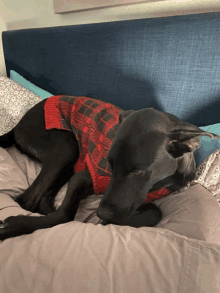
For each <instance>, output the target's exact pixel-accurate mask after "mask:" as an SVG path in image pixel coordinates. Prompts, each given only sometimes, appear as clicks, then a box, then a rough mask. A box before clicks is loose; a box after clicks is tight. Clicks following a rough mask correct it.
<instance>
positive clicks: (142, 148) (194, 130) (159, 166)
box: [97, 108, 219, 224]
mask: <svg viewBox="0 0 220 293" xmlns="http://www.w3.org/2000/svg"><path fill="white" fill-rule="evenodd" d="M120 123H121V124H120V127H119V129H118V131H117V135H116V138H115V140H114V142H113V144H112V146H111V149H110V150H109V153H108V157H107V158H108V161H109V163H110V166H111V169H112V177H111V181H110V184H109V186H108V187H107V189H106V192H105V193H104V195H103V198H102V200H101V202H100V205H99V208H98V213H97V214H98V216H99V217H100V218H101V219H103V220H106V221H109V222H113V223H119V224H120V221H122V220H124V219H126V218H128V217H130V216H131V215H132V214H133V213H134V212H135V211H136V209H137V208H138V207H139V206H140V205H142V204H143V203H144V202H145V199H146V194H147V192H148V191H150V190H151V189H152V187H154V185H157V184H158V182H160V181H161V182H163V181H164V182H166V179H167V178H168V180H167V181H169V180H170V183H171V184H172V177H175V175H176V174H181V175H182V176H180V177H179V178H177V179H178V180H179V185H180V186H181V187H183V185H185V184H186V183H188V182H187V179H186V178H190V180H192V179H193V176H194V173H195V162H194V156H193V152H194V151H195V150H196V149H197V148H199V146H200V136H202V135H206V136H209V137H211V138H219V137H218V136H217V135H214V134H212V133H209V132H205V131H203V130H201V129H199V128H198V127H197V126H195V125H192V124H190V123H187V122H183V121H181V120H179V119H178V118H177V117H176V116H174V115H172V114H169V113H163V112H160V111H157V110H155V109H152V108H150V109H143V110H139V111H132V112H131V111H129V112H124V113H122V114H121V115H120ZM192 175H193V176H192ZM187 176H188V177H187ZM188 180H189V179H188ZM174 184H175V182H174Z"/></svg>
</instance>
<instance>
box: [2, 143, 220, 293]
mask: <svg viewBox="0 0 220 293" xmlns="http://www.w3.org/2000/svg"><path fill="white" fill-rule="evenodd" d="M40 168H41V166H40V165H39V164H36V163H35V162H33V161H31V160H30V159H29V158H27V157H26V156H25V155H22V154H21V153H20V152H19V151H18V150H16V149H15V148H14V147H12V148H10V149H9V150H8V152H7V151H6V150H3V149H1V148H0V220H3V219H4V218H6V217H8V216H10V215H18V214H31V213H30V212H28V211H25V210H23V209H22V208H21V207H19V205H18V204H17V203H16V202H15V201H14V198H16V197H17V196H18V195H19V194H20V193H21V192H23V190H25V189H26V188H27V187H28V186H29V184H31V183H32V182H33V180H34V179H35V178H36V176H37V174H38V173H39V171H40ZM65 189H66V186H64V187H63V188H62V190H61V191H60V193H59V194H58V196H57V198H56V207H58V206H59V205H60V203H61V202H62V199H63V197H64V194H65ZM100 198H101V197H96V196H93V195H91V196H90V197H89V198H88V199H87V200H84V201H82V203H81V205H80V208H79V211H78V213H77V216H76V221H74V222H70V223H67V224H62V225H58V226H56V227H53V228H51V229H44V230H38V231H36V232H34V233H32V234H31V235H24V236H20V237H16V238H11V239H7V240H5V241H3V242H2V243H1V244H0V292H1V293H10V292H22V293H26V292H36V293H43V292H47V293H49V292H54V293H55V292H59V293H63V292H65V293H68V292H80V293H86V292H88V293H91V292H96V293H99V292H100V293H103V292H105V293H108V292H109V293H110V292H111V293H130V292H132V293H133V292H144V293H148V292H149V293H154V292H155V293H160V292H161V293H166V292H167V293H183V292H184V293H189V292H193V293H197V292H198V293H201V292H209V293H212V292H213V293H214V292H215V293H217V292H220V208H219V205H218V203H217V201H216V199H215V198H214V197H213V195H212V194H211V193H210V192H209V191H207V190H206V189H205V188H204V187H202V186H201V185H199V184H194V185H193V186H191V187H190V188H189V189H188V190H186V191H183V192H182V193H179V194H173V195H170V196H168V197H167V198H163V199H161V200H160V201H157V202H156V204H157V205H158V206H160V207H161V210H162V212H163V219H162V221H161V222H160V223H159V224H158V225H157V227H155V228H147V227H143V228H139V229H136V228H131V227H121V226H115V225H107V226H101V225H100V224H97V223H98V222H99V219H98V218H97V217H96V214H95V211H96V209H97V206H98V204H99V201H100ZM83 221H84V223H83Z"/></svg>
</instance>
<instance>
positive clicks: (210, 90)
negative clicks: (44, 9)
mask: <svg viewBox="0 0 220 293" xmlns="http://www.w3.org/2000/svg"><path fill="white" fill-rule="evenodd" d="M2 38H3V49H4V56H5V62H6V68H7V73H8V74H9V71H10V70H15V71H17V72H18V73H20V74H21V75H23V76H24V77H26V78H27V79H29V80H30V81H31V82H33V83H35V84H36V85H38V86H40V87H42V88H44V89H46V90H48V91H49V92H51V93H53V94H69V95H86V96H91V97H93V98H98V99H102V100H104V101H109V102H112V103H114V104H116V105H118V106H120V107H122V108H124V109H140V108H147V107H154V108H156V109H159V110H163V111H166V112H171V113H173V114H175V115H177V116H178V117H179V118H181V119H183V120H185V121H189V122H192V123H195V124H197V125H207V124H212V123H216V122H219V121H220V114H219V113H220V82H219V79H220V13H207V14H198V15H187V16H176V17H168V18H156V19H141V20H132V21H120V22H110V23H98V24H86V25H75V26H65V27H53V28H41V29H28V30H17V31H7V32H3V36H2Z"/></svg>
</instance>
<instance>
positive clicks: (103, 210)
mask: <svg viewBox="0 0 220 293" xmlns="http://www.w3.org/2000/svg"><path fill="white" fill-rule="evenodd" d="M97 216H98V217H99V218H100V219H101V220H104V221H111V220H112V219H113V216H114V214H113V211H112V210H111V209H110V208H108V207H107V206H103V207H99V208H98V211H97Z"/></svg>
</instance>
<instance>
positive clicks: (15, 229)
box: [0, 216, 33, 240]
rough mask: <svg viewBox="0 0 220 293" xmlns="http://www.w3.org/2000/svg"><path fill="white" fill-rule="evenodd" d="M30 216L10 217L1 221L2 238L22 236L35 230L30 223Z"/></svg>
mask: <svg viewBox="0 0 220 293" xmlns="http://www.w3.org/2000/svg"><path fill="white" fill-rule="evenodd" d="M28 218H30V217H28V216H15V217H14V216H13V217H8V218H6V219H5V220H4V222H2V221H0V240H4V239H7V238H10V237H15V236H20V235H23V234H29V233H31V232H33V229H32V227H31V226H30V225H29V223H28Z"/></svg>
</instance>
